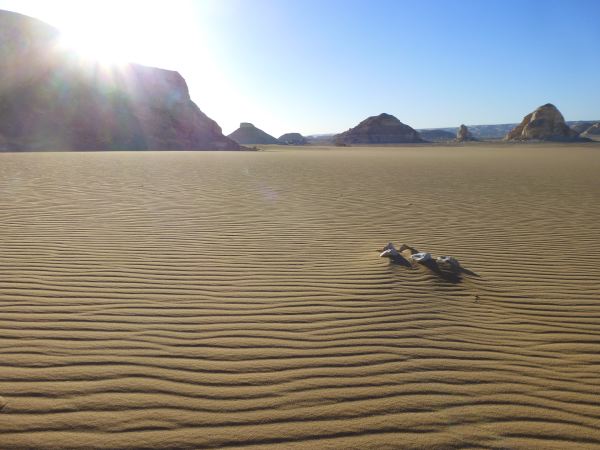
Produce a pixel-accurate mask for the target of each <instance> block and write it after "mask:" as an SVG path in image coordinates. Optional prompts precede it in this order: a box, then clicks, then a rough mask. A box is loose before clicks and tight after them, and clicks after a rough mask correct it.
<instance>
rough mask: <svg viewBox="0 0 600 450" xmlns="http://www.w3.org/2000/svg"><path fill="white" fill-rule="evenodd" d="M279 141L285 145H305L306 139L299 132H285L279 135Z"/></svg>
mask: <svg viewBox="0 0 600 450" xmlns="http://www.w3.org/2000/svg"><path fill="white" fill-rule="evenodd" d="M279 143H280V144H285V145H306V144H308V141H307V140H306V138H305V137H304V136H302V135H301V134H300V133H286V134H283V135H281V136H279Z"/></svg>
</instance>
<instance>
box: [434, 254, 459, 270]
mask: <svg viewBox="0 0 600 450" xmlns="http://www.w3.org/2000/svg"><path fill="white" fill-rule="evenodd" d="M436 262H437V263H438V264H440V265H442V266H450V267H452V268H453V269H458V268H459V267H460V264H459V262H458V260H457V259H456V258H454V257H452V256H440V257H438V258H437V259H436Z"/></svg>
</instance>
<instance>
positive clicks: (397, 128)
mask: <svg viewBox="0 0 600 450" xmlns="http://www.w3.org/2000/svg"><path fill="white" fill-rule="evenodd" d="M414 142H423V139H422V138H421V136H420V135H419V133H418V132H417V131H416V130H414V129H413V128H411V127H409V126H408V125H405V124H403V123H402V122H400V121H399V120H398V119H397V118H396V117H394V116H392V115H390V114H385V113H384V114H380V115H378V116H371V117H369V118H367V119H365V120H363V121H362V122H361V123H359V124H358V125H357V126H355V127H354V128H351V129H349V130H348V131H346V132H344V133H341V134H338V135H336V136H335V143H336V145H351V144H403V143H414Z"/></svg>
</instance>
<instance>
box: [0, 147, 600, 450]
mask: <svg viewBox="0 0 600 450" xmlns="http://www.w3.org/2000/svg"><path fill="white" fill-rule="evenodd" d="M599 173H600V152H599V151H598V149H596V148H593V147H589V146H587V147H586V146H557V145H554V146H553V145H550V146H535V145H533V146H519V145H514V146H500V147H498V148H495V147H493V146H489V147H484V146H476V147H465V148H428V147H413V148H410V147H406V148H399V149H389V148H377V149H375V148H373V149H360V148H350V149H335V150H334V149H310V150H294V149H289V148H287V149H274V150H271V151H267V152H259V153H235V154H232V153H218V152H215V153H212V152H207V153H47V154H46V153H37V154H0V193H1V194H2V195H0V214H1V217H2V220H1V221H0V251H1V253H0V396H1V397H0V408H1V407H2V404H3V401H2V399H4V402H5V403H6V405H5V406H4V409H3V410H2V411H1V412H0V448H2V449H13V448H38V449H42V448H71V449H72V448H121V447H135V448H167V447H168V448H176V447H180V448H201V447H218V446H223V447H237V446H256V447H269V446H281V447H285V448H305V447H309V448H385V447H404V448H410V447H418V448H464V447H476V448H556V449H565V448H582V449H589V448H593V447H598V446H600V394H599V393H600V353H599V352H598V349H599V348H600V201H599V195H600V177H598V174H599ZM389 241H394V242H396V243H407V244H409V245H412V246H414V247H416V248H418V249H419V250H421V251H429V252H431V253H433V254H435V255H453V256H455V257H456V258H458V259H459V261H460V262H461V264H462V265H463V266H464V267H465V268H467V269H469V270H471V271H473V272H474V273H476V274H477V275H478V276H474V275H469V274H462V276H461V279H460V280H459V281H457V282H451V281H448V280H444V279H442V278H440V277H439V276H437V275H436V274H435V273H433V272H431V271H430V270H428V269H427V268H426V267H422V266H419V265H415V266H411V267H407V266H403V265H399V264H393V263H390V261H389V260H387V259H385V258H379V250H380V249H381V247H382V246H383V245H384V244H386V243H387V242H389Z"/></svg>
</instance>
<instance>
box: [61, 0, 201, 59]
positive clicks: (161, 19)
mask: <svg viewBox="0 0 600 450" xmlns="http://www.w3.org/2000/svg"><path fill="white" fill-rule="evenodd" d="M64 4H65V5H66V6H65V7H63V8H57V9H58V10H56V9H55V11H54V14H53V15H54V17H53V20H52V23H53V24H54V25H55V26H57V28H58V29H59V31H60V33H61V46H62V47H64V48H66V49H69V50H71V51H73V52H75V53H77V54H78V55H80V56H81V57H83V58H86V59H92V60H95V61H98V62H101V63H107V64H120V63H125V62H137V63H141V64H147V65H157V66H170V65H173V64H174V61H175V60H176V57H177V56H178V55H177V50H178V48H179V46H178V45H177V40H179V39H183V38H184V37H183V36H182V34H183V33H185V32H186V29H187V32H188V33H189V31H190V28H193V26H192V25H191V24H190V23H189V18H190V17H191V16H192V14H191V11H190V8H191V7H192V4H191V2H189V1H151V0H145V1H138V0H128V1H112V0H105V1H102V2H87V1H86V2H83V1H81V2H79V1H77V2H68V3H64ZM58 5H60V3H58ZM55 8H56V6H55Z"/></svg>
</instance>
